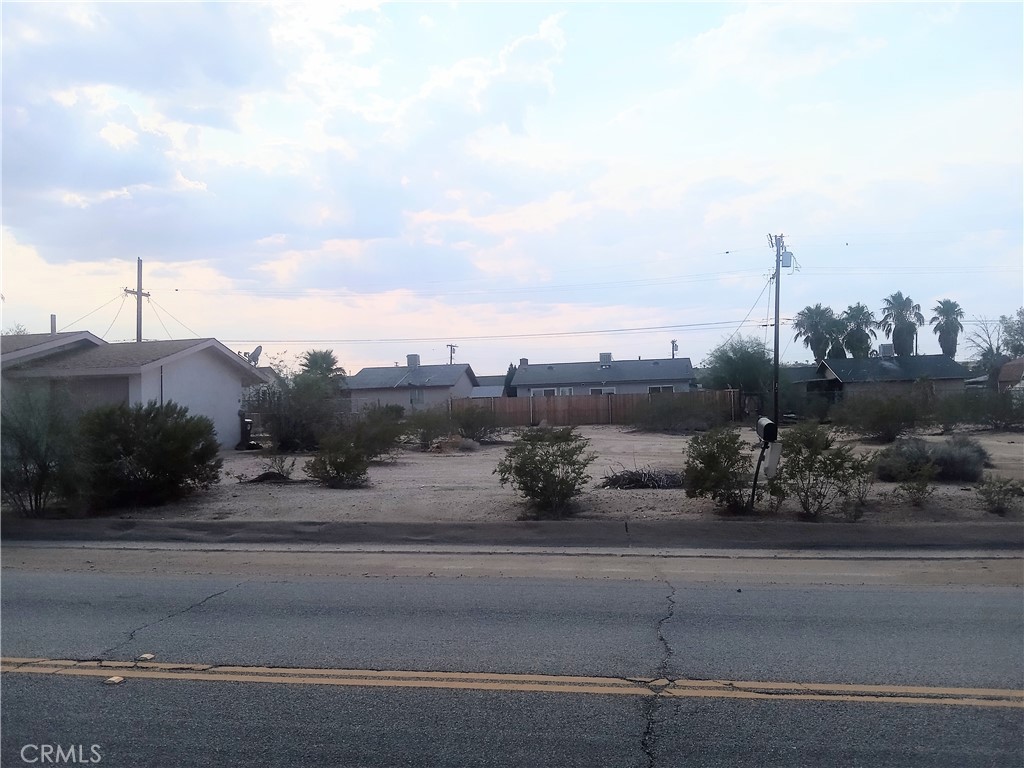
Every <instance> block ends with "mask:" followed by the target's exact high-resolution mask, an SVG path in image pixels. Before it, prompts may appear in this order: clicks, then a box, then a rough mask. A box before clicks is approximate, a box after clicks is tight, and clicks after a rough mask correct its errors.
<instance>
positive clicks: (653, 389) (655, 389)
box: [647, 384, 676, 395]
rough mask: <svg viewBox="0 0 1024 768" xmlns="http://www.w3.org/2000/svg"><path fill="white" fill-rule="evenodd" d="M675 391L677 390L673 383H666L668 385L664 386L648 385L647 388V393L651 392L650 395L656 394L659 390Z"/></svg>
mask: <svg viewBox="0 0 1024 768" xmlns="http://www.w3.org/2000/svg"><path fill="white" fill-rule="evenodd" d="M675 391H676V388H675V386H674V385H672V384H666V385H664V386H662V387H648V388H647V394H649V395H656V394H658V393H659V392H675Z"/></svg>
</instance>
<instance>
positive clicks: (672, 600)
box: [640, 581, 677, 768]
mask: <svg viewBox="0 0 1024 768" xmlns="http://www.w3.org/2000/svg"><path fill="white" fill-rule="evenodd" d="M665 586H667V587H668V588H669V593H668V595H667V596H666V599H667V600H668V610H667V611H666V612H665V615H664V616H662V617H661V618H660V619H659V620H658V643H659V644H660V645H661V648H662V653H661V660H660V661H659V662H658V678H659V679H658V680H655V681H654V682H653V683H652V684H651V685H650V687H651V690H652V691H654V693H655V694H656V695H654V696H651V697H650V698H649V699H647V700H645V701H644V704H643V714H644V718H645V719H646V721H647V722H646V725H645V726H644V735H643V738H642V739H641V740H640V749H642V750H643V753H644V756H645V757H646V758H647V765H648V767H649V768H653V766H654V762H655V754H654V753H655V748H656V746H657V741H658V736H657V733H656V730H657V726H658V725H659V724H660V723H661V722H662V720H663V718H662V717H661V709H662V707H663V706H664V705H665V702H664V697H663V696H662V695H661V693H662V691H663V690H664V689H665V688H666V687H668V686H669V685H670V684H671V683H672V678H670V677H669V663H670V662H671V660H672V656H673V655H675V652H674V651H673V650H672V644H671V643H669V641H668V638H667V637H665V625H666V624H667V623H668V622H669V621H671V620H672V617H673V616H675V612H676V591H677V590H676V588H675V586H673V585H672V583H671V582H669V581H666V582H665Z"/></svg>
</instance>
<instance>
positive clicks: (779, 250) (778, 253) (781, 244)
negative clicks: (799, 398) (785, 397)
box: [768, 235, 793, 424]
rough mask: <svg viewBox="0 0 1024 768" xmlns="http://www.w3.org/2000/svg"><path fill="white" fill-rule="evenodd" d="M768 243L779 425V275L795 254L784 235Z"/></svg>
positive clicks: (774, 389)
mask: <svg viewBox="0 0 1024 768" xmlns="http://www.w3.org/2000/svg"><path fill="white" fill-rule="evenodd" d="M768 242H769V243H770V244H771V245H772V246H774V248H775V359H774V363H773V365H772V405H773V408H772V418H773V420H774V421H775V423H776V424H778V423H779V275H780V274H781V273H782V262H783V259H785V261H786V266H787V267H788V266H789V265H790V263H791V260H792V258H793V254H792V253H790V252H789V251H787V250H786V243H785V240H784V239H783V236H782V235H775V236H774V237H773V236H772V235H768Z"/></svg>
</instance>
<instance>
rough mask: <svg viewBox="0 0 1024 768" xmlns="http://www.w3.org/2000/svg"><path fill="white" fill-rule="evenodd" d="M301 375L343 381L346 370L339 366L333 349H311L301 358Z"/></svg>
mask: <svg viewBox="0 0 1024 768" xmlns="http://www.w3.org/2000/svg"><path fill="white" fill-rule="evenodd" d="M299 375H306V376H315V377H317V378H322V379H341V380H342V381H343V380H344V379H345V369H344V368H342V367H341V366H340V365H338V358H337V356H336V355H335V354H334V350H333V349H310V350H307V351H306V352H303V353H302V357H301V358H299Z"/></svg>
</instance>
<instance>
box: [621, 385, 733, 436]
mask: <svg viewBox="0 0 1024 768" xmlns="http://www.w3.org/2000/svg"><path fill="white" fill-rule="evenodd" d="M724 421H725V416H724V415H723V414H721V413H719V412H718V411H716V410H714V409H712V408H709V407H708V405H707V404H705V403H704V402H702V401H701V400H700V399H699V398H697V397H685V396H683V397H676V396H674V395H671V394H661V395H659V394H655V395H651V397H650V398H649V399H648V401H647V402H646V403H641V404H640V405H638V406H637V408H636V410H635V411H634V413H633V425H634V426H635V427H636V428H637V429H641V430H643V431H645V432H669V433H675V432H691V431H694V430H706V429H711V428H712V427H716V426H719V425H721V424H723V423H724Z"/></svg>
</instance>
